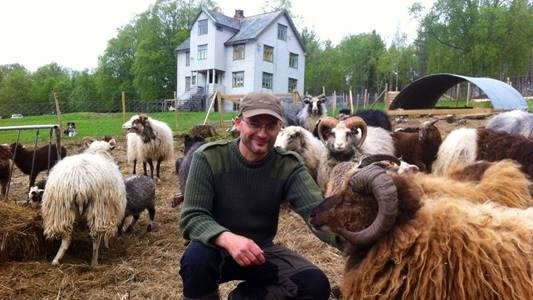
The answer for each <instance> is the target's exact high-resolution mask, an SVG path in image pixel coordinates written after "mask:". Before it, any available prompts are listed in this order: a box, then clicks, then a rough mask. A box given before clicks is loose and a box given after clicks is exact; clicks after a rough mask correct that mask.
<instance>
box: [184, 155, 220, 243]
mask: <svg viewBox="0 0 533 300" xmlns="http://www.w3.org/2000/svg"><path fill="white" fill-rule="evenodd" d="M213 182H214V178H213V172H212V170H211V168H210V166H209V164H208V162H207V159H206V158H205V156H204V155H203V153H202V152H198V151H197V152H195V153H194V156H193V159H192V162H191V168H190V171H189V174H188V176H187V185H186V187H185V199H184V202H183V207H182V210H181V217H180V221H179V225H180V228H181V230H182V232H183V237H184V238H186V239H190V240H196V241H201V242H203V243H204V244H210V240H211V239H212V238H213V237H215V236H217V235H219V234H220V233H222V232H224V231H227V230H228V229H227V228H225V227H223V226H221V225H220V224H218V223H217V222H216V221H215V219H214V218H213V214H212V209H213V201H214V197H215V194H214V187H213Z"/></svg>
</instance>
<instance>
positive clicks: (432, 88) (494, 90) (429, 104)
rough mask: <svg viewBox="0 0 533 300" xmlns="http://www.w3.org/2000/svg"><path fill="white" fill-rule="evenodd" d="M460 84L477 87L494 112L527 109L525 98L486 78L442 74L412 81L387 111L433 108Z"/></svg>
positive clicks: (500, 83)
mask: <svg viewBox="0 0 533 300" xmlns="http://www.w3.org/2000/svg"><path fill="white" fill-rule="evenodd" d="M463 81H469V82H471V83H473V84H475V85H476V86H477V87H479V88H480V89H481V90H482V91H483V92H484V93H485V94H486V95H487V97H489V99H490V101H491V103H492V106H493V107H494V108H496V109H527V103H526V100H525V99H524V97H522V95H521V94H520V93H519V92H518V91H517V90H516V89H514V88H513V87H512V86H510V85H508V84H506V83H505V82H502V81H499V80H496V79H492V78H486V77H469V76H462V75H456V74H445V73H443V74H433V75H428V76H425V77H422V78H420V79H418V80H416V81H414V82H413V83H411V84H410V85H408V86H407V87H405V88H404V89H403V90H401V92H400V93H399V94H398V95H397V96H396V97H395V98H394V100H393V101H392V102H391V105H390V107H389V108H390V109H396V108H404V109H424V108H433V107H435V104H437V101H438V100H439V98H440V97H441V96H442V95H443V94H444V93H445V92H446V91H447V90H448V89H450V88H451V87H453V86H454V85H456V84H458V83H460V82H463Z"/></svg>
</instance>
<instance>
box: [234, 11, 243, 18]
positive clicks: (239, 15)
mask: <svg viewBox="0 0 533 300" xmlns="http://www.w3.org/2000/svg"><path fill="white" fill-rule="evenodd" d="M233 18H234V19H237V20H240V19H244V10H242V9H236V10H235V15H234V16H233Z"/></svg>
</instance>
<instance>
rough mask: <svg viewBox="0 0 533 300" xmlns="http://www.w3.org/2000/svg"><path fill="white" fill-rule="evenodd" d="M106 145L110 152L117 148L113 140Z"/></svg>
mask: <svg viewBox="0 0 533 300" xmlns="http://www.w3.org/2000/svg"><path fill="white" fill-rule="evenodd" d="M107 143H108V144H109V147H110V149H111V150H113V149H115V147H116V146H117V142H116V141H115V139H110V140H109V141H108V142H107Z"/></svg>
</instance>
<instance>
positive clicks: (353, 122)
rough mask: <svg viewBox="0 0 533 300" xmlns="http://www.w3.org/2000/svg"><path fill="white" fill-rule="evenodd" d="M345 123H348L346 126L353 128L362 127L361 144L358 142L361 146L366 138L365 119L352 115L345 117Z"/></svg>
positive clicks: (358, 145)
mask: <svg viewBox="0 0 533 300" xmlns="http://www.w3.org/2000/svg"><path fill="white" fill-rule="evenodd" d="M344 124H346V127H348V128H350V129H351V130H354V129H356V128H361V139H360V140H359V144H357V147H361V145H363V143H364V142H365V139H366V132H367V127H366V122H365V120H363V119H361V118H360V117H356V116H352V117H349V118H347V119H345V120H344Z"/></svg>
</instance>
